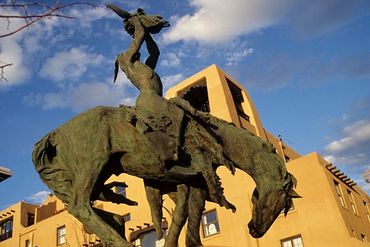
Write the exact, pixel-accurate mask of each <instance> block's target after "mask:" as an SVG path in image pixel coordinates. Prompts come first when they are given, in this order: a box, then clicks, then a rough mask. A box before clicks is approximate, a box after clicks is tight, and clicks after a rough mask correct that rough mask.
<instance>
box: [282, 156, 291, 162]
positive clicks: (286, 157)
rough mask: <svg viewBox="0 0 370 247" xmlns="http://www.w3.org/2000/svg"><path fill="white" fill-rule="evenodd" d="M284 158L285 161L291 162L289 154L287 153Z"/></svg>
mask: <svg viewBox="0 0 370 247" xmlns="http://www.w3.org/2000/svg"><path fill="white" fill-rule="evenodd" d="M284 159H285V163H288V162H290V160H291V159H290V157H289V156H287V155H284Z"/></svg>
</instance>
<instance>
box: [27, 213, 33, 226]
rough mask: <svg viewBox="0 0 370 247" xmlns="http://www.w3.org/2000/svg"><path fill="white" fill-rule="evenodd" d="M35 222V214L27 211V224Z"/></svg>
mask: <svg viewBox="0 0 370 247" xmlns="http://www.w3.org/2000/svg"><path fill="white" fill-rule="evenodd" d="M33 224H35V214H31V213H28V214H27V226H32V225H33Z"/></svg>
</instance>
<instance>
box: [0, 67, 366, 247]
mask: <svg viewBox="0 0 370 247" xmlns="http://www.w3.org/2000/svg"><path fill="white" fill-rule="evenodd" d="M176 96H180V97H182V98H184V99H186V100H188V101H189V102H190V104H191V105H192V106H193V107H195V108H196V109H198V110H202V111H206V112H210V113H211V114H212V115H214V116H216V117H219V118H221V119H224V120H226V121H229V122H233V123H234V124H235V125H236V126H238V127H241V128H245V129H248V130H249V131H251V132H253V133H254V134H255V135H257V136H259V137H261V138H262V139H264V140H265V141H267V142H270V143H271V144H272V145H273V146H274V147H275V150H276V152H277V153H278V154H279V155H280V156H281V157H282V158H283V159H284V160H285V162H286V165H287V168H288V170H289V172H290V173H292V174H293V175H294V176H295V177H296V178H297V180H298V187H297V188H296V191H297V192H298V193H299V194H300V195H301V196H302V197H303V198H301V199H296V200H294V207H293V208H292V209H291V210H290V211H289V212H288V215H287V217H284V215H283V214H281V215H280V216H279V217H278V218H277V219H276V221H275V222H274V224H273V225H272V227H271V228H270V230H269V231H268V232H267V233H266V235H265V236H264V237H262V238H260V239H254V238H253V237H251V236H250V235H249V230H248V226H247V224H248V222H249V221H250V219H251V214H252V213H251V212H252V203H251V201H250V198H251V196H252V191H253V189H254V187H255V184H254V182H253V180H252V179H251V177H249V176H248V175H247V174H245V173H244V172H242V171H237V172H236V174H235V175H234V176H233V175H231V174H230V172H229V171H228V170H227V169H226V168H225V167H220V168H219V169H218V170H217V173H218V174H219V175H220V177H221V178H222V185H223V187H224V189H225V191H224V192H225V195H226V198H228V200H229V201H230V202H232V203H233V204H234V205H235V206H236V207H237V212H236V213H235V214H234V213H232V212H231V211H230V210H226V209H224V208H221V207H219V206H218V205H216V204H215V203H209V202H207V204H206V210H205V211H204V214H203V217H202V221H201V233H200V234H201V237H202V242H203V244H204V246H218V247H221V246H224V247H226V246H228V247H241V246H248V247H331V246H333V247H365V246H366V247H370V242H369V238H370V211H369V210H370V201H369V196H368V195H367V194H366V193H365V192H364V191H362V190H361V188H359V187H358V186H357V185H356V183H355V182H353V181H352V180H351V179H350V178H348V177H347V176H346V175H345V174H343V173H342V172H341V171H340V170H339V169H338V168H336V167H335V166H334V165H333V164H330V163H329V162H327V161H326V160H324V159H323V158H322V157H321V156H320V155H319V154H317V153H315V152H313V153H310V154H307V155H304V156H302V155H300V154H298V153H297V152H296V151H294V150H293V149H292V148H291V147H289V146H288V145H287V144H286V143H284V142H283V141H282V140H281V139H279V138H277V137H275V136H274V135H273V134H271V133H270V132H269V131H268V130H266V129H265V128H264V127H263V125H262V121H261V119H260V118H259V116H258V112H257V110H256V108H255V107H254V105H253V102H252V100H251V98H250V97H249V95H248V93H247V91H246V90H245V89H243V87H242V85H240V84H239V83H238V82H237V81H235V80H234V79H232V77H230V76H229V75H227V74H226V73H225V72H223V71H222V70H220V69H219V68H218V67H217V66H215V65H211V66H210V67H208V68H206V69H204V70H202V71H200V72H199V73H197V74H195V75H193V76H191V77H189V78H187V79H186V80H184V81H182V82H180V83H179V84H177V85H175V86H174V87H172V88H171V89H169V90H168V92H167V95H166V97H167V98H172V97H176ZM112 181H121V182H125V183H126V184H127V185H128V187H127V188H126V187H119V186H118V187H116V188H115V192H116V193H120V194H123V195H125V196H127V197H128V198H129V199H131V200H135V201H137V202H138V203H139V206H127V205H117V204H113V203H102V202H99V201H97V202H95V204H94V205H95V207H99V208H101V209H104V210H106V211H109V212H112V213H115V214H119V215H121V216H122V217H123V219H124V221H125V222H126V224H125V231H126V237H127V239H128V240H130V241H131V242H132V243H133V244H134V246H140V247H153V246H156V247H160V246H163V242H164V240H163V239H162V240H157V239H156V236H155V232H154V229H153V226H152V223H151V216H150V209H149V206H148V203H147V202H146V197H145V191H144V184H143V182H142V180H141V179H138V178H136V177H133V176H130V175H126V174H122V175H120V176H118V177H116V176H112V177H111V178H110V180H109V181H107V182H112ZM54 204H55V206H53V205H54ZM22 208H23V209H22ZM42 208H43V209H42ZM173 209H174V204H173V202H172V201H171V200H170V199H169V197H167V196H165V197H164V207H163V213H164V219H163V225H162V226H163V228H164V229H167V228H168V226H169V224H170V220H171V213H172V212H173ZM33 211H34V212H35V213H34V223H33V224H32V225H30V224H29V223H28V220H27V219H28V215H29V214H32V212H33ZM0 215H2V216H3V217H2V218H1V219H0V222H1V223H0V226H1V233H2V235H3V228H4V229H10V227H9V226H8V225H9V223H6V222H9V220H12V231H13V232H12V236H11V237H9V233H8V235H6V236H8V238H7V239H5V240H3V239H2V238H1V239H0V247H8V246H9V247H10V246H11V247H13V246H26V247H31V246H32V247H35V246H38V247H44V246H47V247H52V246H73V247H74V246H76V247H77V246H96V247H97V246H101V243H100V241H99V239H97V238H96V237H95V236H94V235H93V234H89V230H88V229H86V228H84V227H83V226H82V225H81V224H80V223H79V222H78V221H77V220H76V219H75V218H74V217H73V216H71V215H69V214H68V213H67V212H66V210H65V209H64V205H63V204H62V203H61V202H60V201H59V200H56V199H55V197H53V196H51V197H49V198H48V199H47V200H46V202H45V203H44V204H43V205H42V206H39V207H38V206H35V205H29V204H26V203H23V202H21V203H18V204H16V205H14V206H12V207H10V208H8V209H5V210H3V211H2V212H0ZM31 218H32V217H31ZM31 222H32V221H31ZM185 230H186V229H184V230H183V232H182V234H181V236H180V240H179V246H184V243H185V239H184V236H185ZM5 231H7V230H4V232H5ZM27 241H28V242H27ZM27 244H28V245H27Z"/></svg>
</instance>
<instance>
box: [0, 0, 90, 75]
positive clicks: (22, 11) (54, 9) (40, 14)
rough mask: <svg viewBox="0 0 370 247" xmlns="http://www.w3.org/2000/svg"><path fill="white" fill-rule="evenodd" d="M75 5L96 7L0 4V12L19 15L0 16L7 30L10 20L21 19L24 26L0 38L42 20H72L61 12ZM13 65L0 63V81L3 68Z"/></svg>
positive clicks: (77, 3)
mask: <svg viewBox="0 0 370 247" xmlns="http://www.w3.org/2000/svg"><path fill="white" fill-rule="evenodd" d="M76 5H87V6H91V7H96V6H95V5H94V4H92V3H89V2H88V1H75V2H72V3H63V2H60V1H57V2H56V3H55V4H54V5H52V6H50V5H48V4H45V3H41V2H38V1H35V2H32V3H17V2H16V1H12V3H0V10H1V9H5V10H6V9H9V10H14V9H15V10H17V12H19V14H14V13H12V14H9V15H7V14H4V13H2V14H1V15H0V19H6V21H7V23H8V25H7V29H8V30H9V29H10V26H11V23H12V20H16V19H23V20H24V22H25V23H24V25H22V26H21V27H18V28H16V29H14V30H11V31H8V32H7V33H5V34H0V38H5V37H8V36H11V35H14V34H16V33H18V32H20V31H22V30H23V29H25V28H28V27H29V26H31V25H32V24H34V23H35V22H37V21H40V20H42V19H52V18H55V17H57V18H65V19H74V18H75V17H73V16H70V15H66V14H63V13H62V11H63V10H64V9H67V8H70V7H73V6H76ZM11 65H13V64H11V63H3V62H0V81H2V80H6V77H5V75H4V74H5V68H6V67H9V66H11Z"/></svg>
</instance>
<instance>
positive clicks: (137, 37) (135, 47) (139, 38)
mask: <svg viewBox="0 0 370 247" xmlns="http://www.w3.org/2000/svg"><path fill="white" fill-rule="evenodd" d="M129 21H130V24H131V25H133V26H134V28H135V31H134V40H133V41H132V42H131V44H130V47H129V48H128V49H127V51H126V52H125V54H126V55H127V56H128V58H129V59H130V61H131V62H134V61H133V60H134V58H135V55H136V53H137V52H138V51H139V50H140V48H141V45H142V44H143V42H144V38H145V29H144V27H143V25H142V24H141V22H140V19H139V17H137V16H133V17H131V18H130V20H129Z"/></svg>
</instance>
